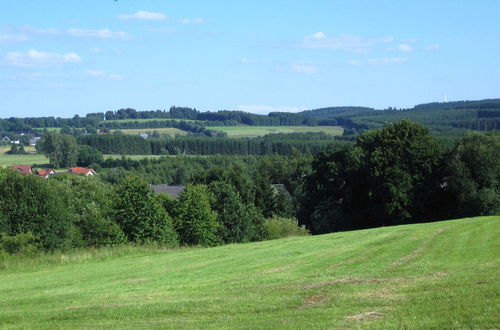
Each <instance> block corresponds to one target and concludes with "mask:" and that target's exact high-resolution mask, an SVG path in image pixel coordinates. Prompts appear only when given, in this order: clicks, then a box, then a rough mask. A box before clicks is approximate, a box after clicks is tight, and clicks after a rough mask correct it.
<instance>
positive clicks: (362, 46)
mask: <svg viewBox="0 0 500 330" xmlns="http://www.w3.org/2000/svg"><path fill="white" fill-rule="evenodd" d="M392 41H394V38H393V37H391V36H386V37H367V36H361V35H356V34H338V35H335V36H328V35H327V34H325V33H323V32H316V33H313V34H311V35H308V36H306V37H305V38H304V40H303V41H302V42H301V43H300V44H299V47H302V48H318V49H321V48H323V49H337V50H344V51H354V52H366V51H367V50H368V49H369V48H371V47H373V46H376V45H380V44H387V43H390V42H392Z"/></svg>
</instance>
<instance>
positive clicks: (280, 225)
mask: <svg viewBox="0 0 500 330" xmlns="http://www.w3.org/2000/svg"><path fill="white" fill-rule="evenodd" d="M264 227H265V228H266V230H267V237H266V238H267V239H278V238H285V237H292V236H307V235H310V233H309V231H308V230H307V229H306V227H305V226H299V225H298V224H297V221H296V220H295V219H290V218H269V219H266V220H264Z"/></svg>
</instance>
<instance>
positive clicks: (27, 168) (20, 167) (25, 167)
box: [12, 165, 33, 174]
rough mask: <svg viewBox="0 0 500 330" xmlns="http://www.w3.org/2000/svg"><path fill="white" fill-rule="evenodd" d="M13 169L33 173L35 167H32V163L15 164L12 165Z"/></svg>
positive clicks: (23, 172)
mask: <svg viewBox="0 0 500 330" xmlns="http://www.w3.org/2000/svg"><path fill="white" fill-rule="evenodd" d="M12 169H13V170H14V171H18V172H19V173H22V174H33V169H32V168H31V165H14V166H12Z"/></svg>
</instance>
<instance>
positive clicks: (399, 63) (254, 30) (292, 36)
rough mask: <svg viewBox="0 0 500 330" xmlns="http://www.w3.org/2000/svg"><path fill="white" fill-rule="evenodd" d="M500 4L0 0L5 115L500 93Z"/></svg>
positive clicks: (482, 0) (379, 101) (0, 101)
mask: <svg viewBox="0 0 500 330" xmlns="http://www.w3.org/2000/svg"><path fill="white" fill-rule="evenodd" d="M499 62H500V1H498V0H477V1H468V0H463V1H462V0H460V1H457V0H454V1H447V0H440V1H435V0H433V1H426V0H420V1H378V0H366V1H356V0H349V1H348V0H345V1H336V0H327V1H321V0H317V1H314V0H309V1H289V0H288V1H282V0H272V1H271V0H268V1H260V0H252V1H230V0H224V1H223V0H220V1H218V0H210V1H201V0H199V1H190V0H183V1H173V0H172V1H170V0H141V1H139V0H118V1H113V0H71V1H63V0H57V1H56V0H43V1H40V0H24V1H20V0H0V117H3V118H5V117H10V116H18V117H25V116H60V117H72V116H73V115H74V114H80V115H84V114H85V113H88V112H105V111H107V110H116V109H119V108H122V107H133V108H136V109H138V110H151V109H168V108H169V107H170V106H171V105H178V106H190V107H196V108H197V109H199V110H201V111H205V110H219V109H239V110H245V111H251V112H257V113H267V112H269V111H299V110H302V109H312V108H319V107H326V106H341V105H361V106H372V107H376V108H386V107H389V106H393V107H398V108H400V107H411V106H413V105H415V104H418V103H424V102H434V101H443V100H445V98H446V99H447V100H449V101H451V100H464V99H483V98H497V97H500V93H499V92H500V65H499V64H500V63H499Z"/></svg>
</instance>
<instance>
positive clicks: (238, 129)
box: [207, 126, 344, 138]
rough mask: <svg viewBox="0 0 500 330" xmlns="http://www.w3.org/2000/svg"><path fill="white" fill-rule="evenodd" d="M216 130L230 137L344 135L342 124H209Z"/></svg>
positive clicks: (210, 127)
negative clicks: (291, 134)
mask: <svg viewBox="0 0 500 330" xmlns="http://www.w3.org/2000/svg"><path fill="white" fill-rule="evenodd" d="M207 128H209V129H211V130H215V131H223V132H226V133H227V135H228V137H232V138H243V137H255V136H264V135H266V134H271V133H308V132H325V133H326V134H329V135H342V133H343V132H344V129H343V128H342V127H340V126H208V127H207Z"/></svg>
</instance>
